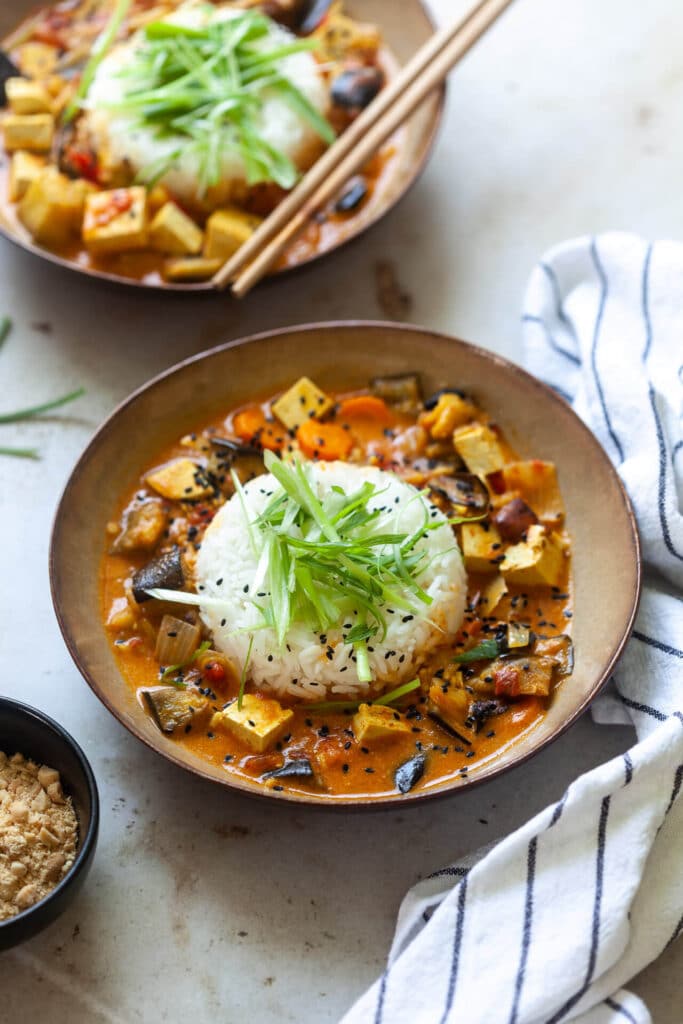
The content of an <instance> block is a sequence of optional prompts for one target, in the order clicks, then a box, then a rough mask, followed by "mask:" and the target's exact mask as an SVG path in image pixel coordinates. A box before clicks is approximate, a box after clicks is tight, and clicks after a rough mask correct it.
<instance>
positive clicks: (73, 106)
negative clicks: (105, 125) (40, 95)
mask: <svg viewBox="0 0 683 1024" xmlns="http://www.w3.org/2000/svg"><path fill="white" fill-rule="evenodd" d="M129 7H130V0H116V3H115V5H114V10H113V11H112V15H111V18H110V19H109V21H108V22H107V25H106V27H105V29H104V31H103V32H102V33H101V34H100V35H99V36H98V37H97V39H96V40H95V42H94V44H93V48H92V53H91V56H90V60H89V61H88V63H87V64H86V65H85V68H84V69H83V74H82V75H81V80H80V82H79V84H78V88H77V89H76V92H75V93H74V94H73V96H72V97H71V101H70V102H69V103H68V104H67V107H66V110H65V111H64V115H63V121H64V124H68V123H69V121H71V119H72V118H73V117H74V115H75V114H76V113H78V110H79V108H80V106H81V103H82V101H83V98H84V97H85V96H86V95H87V92H88V89H89V88H90V86H91V85H92V82H93V78H94V77H95V73H96V72H97V69H98V67H99V66H100V62H101V61H102V59H103V57H104V56H105V54H106V52H107V50H108V49H109V47H110V46H111V44H112V43H113V42H114V40H115V39H116V36H117V34H118V31H119V29H120V28H121V25H122V23H123V19H124V18H125V16H126V15H127V13H128V8H129Z"/></svg>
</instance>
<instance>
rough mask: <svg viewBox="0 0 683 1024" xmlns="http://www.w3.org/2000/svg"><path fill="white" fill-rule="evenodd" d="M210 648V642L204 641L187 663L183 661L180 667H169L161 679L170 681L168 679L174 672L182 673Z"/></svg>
mask: <svg viewBox="0 0 683 1024" xmlns="http://www.w3.org/2000/svg"><path fill="white" fill-rule="evenodd" d="M210 646H211V641H210V640H204V641H202V643H201V644H200V645H199V647H198V648H197V650H196V651H195V652H194V654H192V655H191V656H190V657H189V658H188V659H187V661H182V662H180V663H179V664H178V665H169V666H168V668H165V669H164V671H163V672H162V673H161V675H160V677H159V678H160V679H168V677H169V676H172V675H173V673H174V672H178V671H180V669H183V668H187V666H188V665H191V664H192V662H193V661H196V660H197V658H198V657H199V656H200V655H201V654H203V653H204V651H208V649H209V647H210Z"/></svg>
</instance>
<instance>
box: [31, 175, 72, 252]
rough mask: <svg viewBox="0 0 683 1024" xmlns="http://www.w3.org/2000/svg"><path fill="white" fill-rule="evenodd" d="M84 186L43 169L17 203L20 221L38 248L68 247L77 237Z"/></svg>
mask: <svg viewBox="0 0 683 1024" xmlns="http://www.w3.org/2000/svg"><path fill="white" fill-rule="evenodd" d="M84 185H85V183H84V182H79V181H70V180H69V178H67V177H66V176H65V175H63V174H60V173H59V171H57V170H56V169H55V168H54V167H44V168H43V169H42V170H41V171H40V173H39V174H37V175H36V177H35V178H34V179H33V181H32V182H31V183H30V185H29V186H28V188H27V190H26V192H25V194H24V196H23V198H22V199H21V202H20V203H19V218H20V220H21V222H22V224H24V226H25V227H26V228H28V230H29V231H30V232H31V235H32V236H33V238H34V239H35V240H36V242H40V244H41V245H48V246H54V247H60V246H64V245H67V244H68V243H69V242H70V241H71V239H72V238H73V237H74V236H75V235H77V234H78V230H79V227H80V222H81V218H82V216H83V203H84V195H85V191H84V188H83V186H84Z"/></svg>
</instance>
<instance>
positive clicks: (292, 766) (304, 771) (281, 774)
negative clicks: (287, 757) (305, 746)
mask: <svg viewBox="0 0 683 1024" xmlns="http://www.w3.org/2000/svg"><path fill="white" fill-rule="evenodd" d="M312 777H313V768H312V766H311V762H310V761H309V760H308V759H307V758H305V757H302V758H300V759H299V760H297V761H288V762H287V764H283V766H282V768H275V769H274V770H273V771H272V772H266V774H265V775H264V776H263V778H264V779H310V778H312Z"/></svg>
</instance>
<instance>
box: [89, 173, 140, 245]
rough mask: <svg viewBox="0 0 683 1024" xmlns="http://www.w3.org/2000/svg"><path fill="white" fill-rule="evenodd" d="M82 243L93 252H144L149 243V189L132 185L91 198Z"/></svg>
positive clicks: (97, 193) (96, 194) (97, 194)
mask: <svg viewBox="0 0 683 1024" xmlns="http://www.w3.org/2000/svg"><path fill="white" fill-rule="evenodd" d="M83 241H84V242H85V245H86V247H87V248H88V249H89V250H90V252H93V253H117V252H128V251H129V250H131V249H144V248H145V246H146V245H147V241H148V231H147V190H146V189H144V188H143V187H142V186H141V185H133V186H132V187H131V188H115V189H111V190H110V191H107V192H93V193H92V194H91V195H89V196H88V197H87V199H86V203H85V216H84V218H83Z"/></svg>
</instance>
